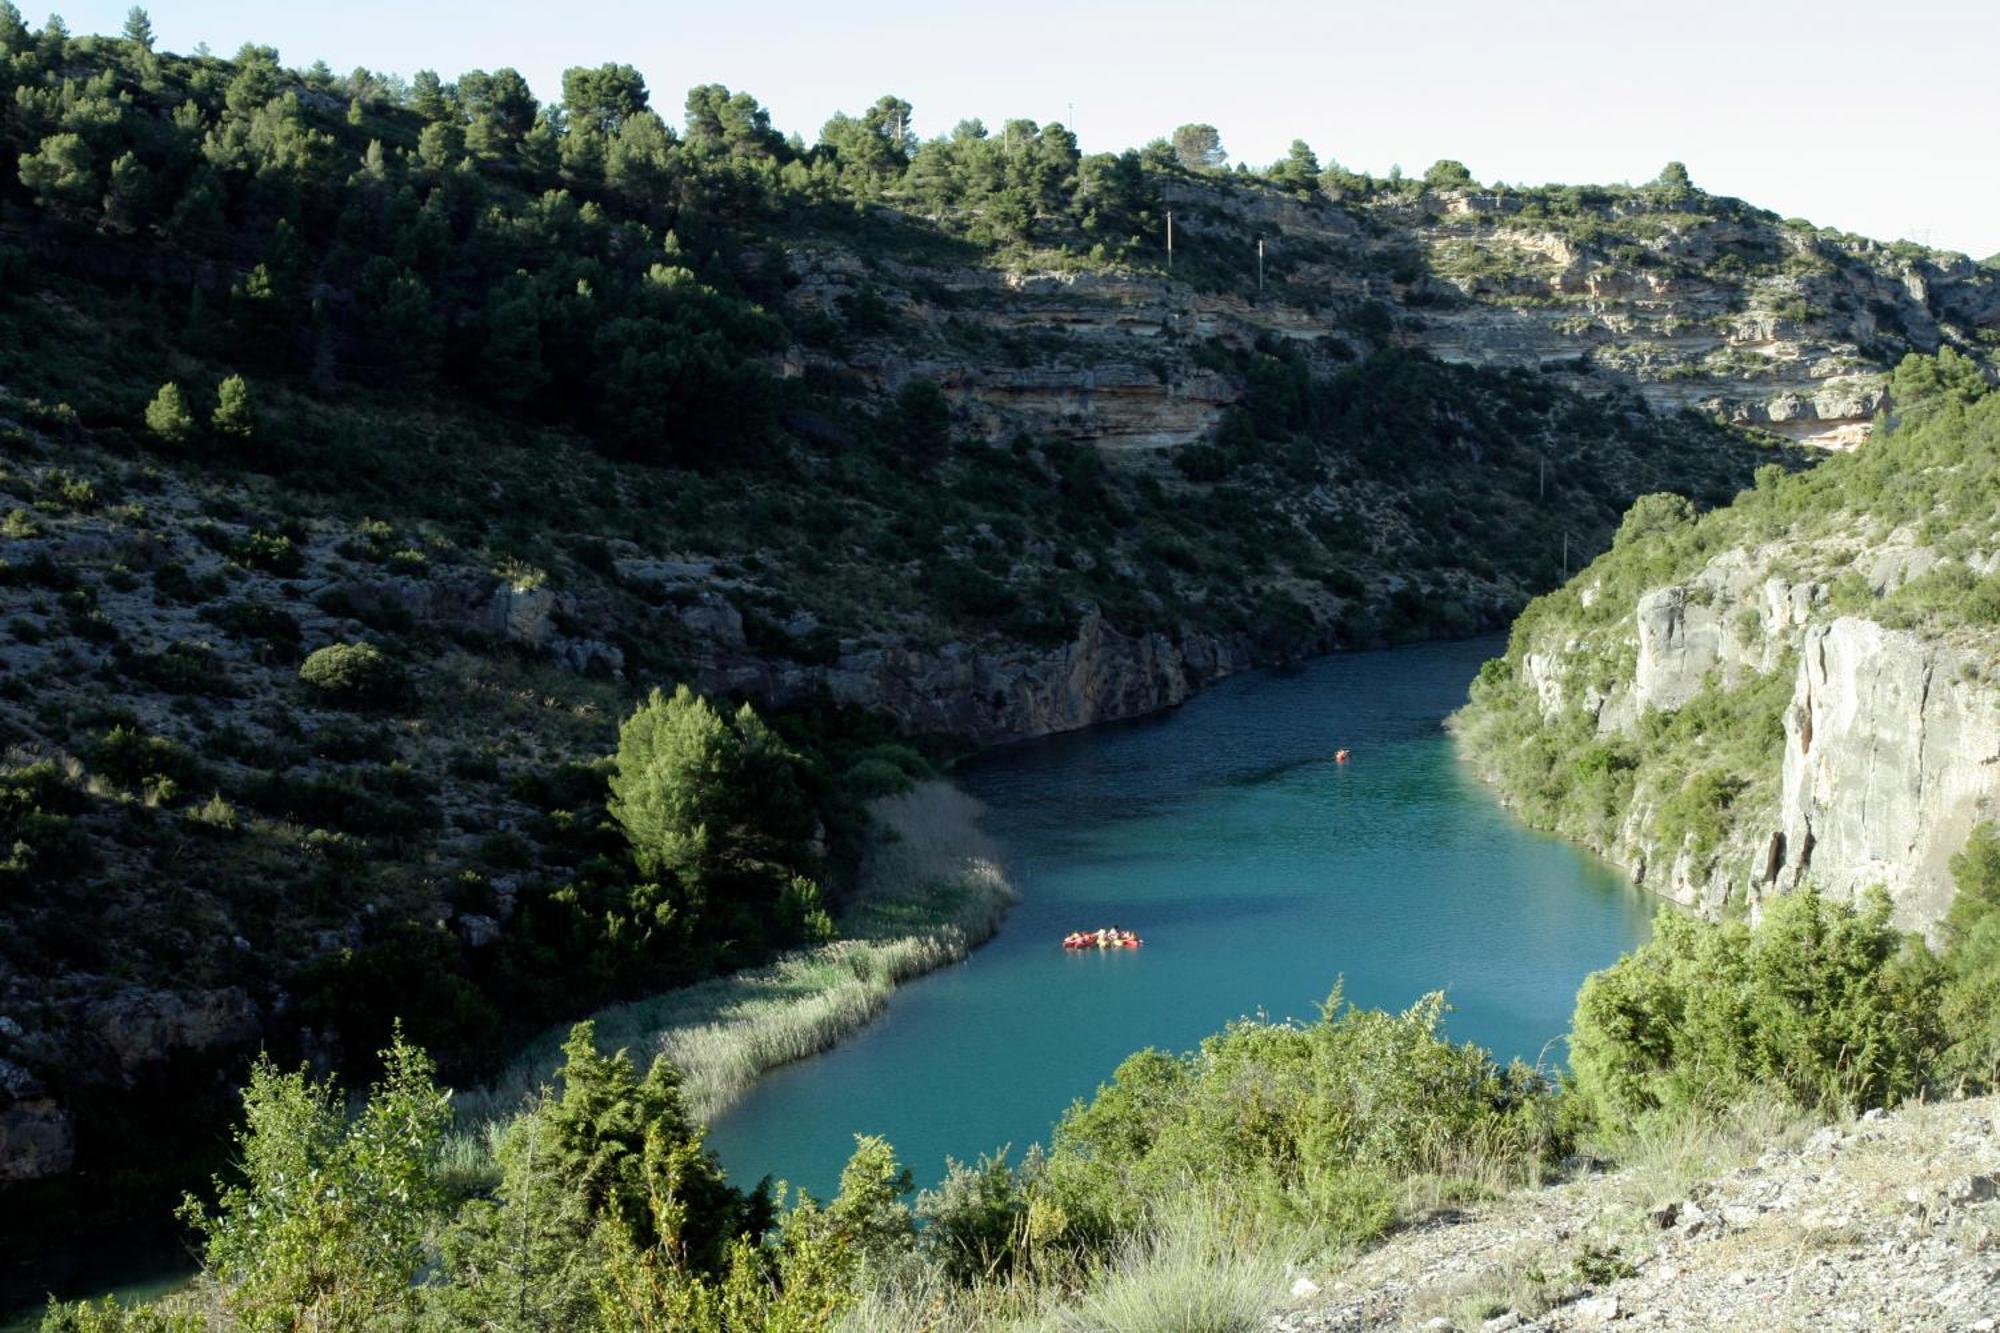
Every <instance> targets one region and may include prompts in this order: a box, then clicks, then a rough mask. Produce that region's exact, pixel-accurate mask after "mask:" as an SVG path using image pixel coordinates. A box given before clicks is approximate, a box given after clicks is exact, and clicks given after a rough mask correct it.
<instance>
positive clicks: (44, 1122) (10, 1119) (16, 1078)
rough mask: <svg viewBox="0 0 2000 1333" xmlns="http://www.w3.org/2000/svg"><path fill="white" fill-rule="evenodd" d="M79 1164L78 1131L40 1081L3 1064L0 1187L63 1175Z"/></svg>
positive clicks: (0, 1076) (7, 1062)
mask: <svg viewBox="0 0 2000 1333" xmlns="http://www.w3.org/2000/svg"><path fill="white" fill-rule="evenodd" d="M75 1161H76V1127H75V1125H74V1123H73V1122H72V1120H71V1118H70V1114H69V1112H67V1111H65V1110H64V1109H63V1108H62V1107H61V1106H60V1105H58V1104H57V1103H56V1101H55V1099H54V1098H53V1097H50V1096H49V1095H48V1092H47V1090H46V1089H44V1088H43V1087H42V1085H41V1082H40V1081H39V1080H38V1079H36V1078H35V1077H34V1075H32V1074H30V1073H29V1072H28V1071H27V1070H26V1069H23V1068H22V1067H21V1066H20V1065H17V1064H15V1063H13V1062H12V1061H11V1060H0V1183H7V1182H12V1181H22V1180H41V1179H44V1178H46V1177H48V1176H59V1175H61V1174H62V1173H63V1172H65V1171H67V1170H69V1169H70V1167H71V1166H72V1165H73V1164H74V1163H75Z"/></svg>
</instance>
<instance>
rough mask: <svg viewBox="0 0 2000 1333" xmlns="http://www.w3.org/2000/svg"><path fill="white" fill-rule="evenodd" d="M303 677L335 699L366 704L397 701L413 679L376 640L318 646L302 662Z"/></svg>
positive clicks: (300, 672)
mask: <svg viewBox="0 0 2000 1333" xmlns="http://www.w3.org/2000/svg"><path fill="white" fill-rule="evenodd" d="M299 679H300V680H302V681H304V682H305V683H306V685H307V686H308V687H310V688H311V689H313V690H314V691H317V692H318V693H319V694H320V695H321V696H323V697H325V698H328V699H331V700H333V701H334V702H337V703H341V704H349V705H363V706H375V705H383V704H391V703H395V702H397V701H399V700H400V699H401V698H402V697H403V696H404V695H405V694H406V693H407V692H408V689H409V683H410V682H409V673H408V672H406V671H405V670H404V669H403V666H402V664H401V663H399V662H397V661H396V660H395V659H394V658H392V657H390V656H389V654H387V653H385V652H383V651H382V650H381V649H380V648H377V647H376V646H375V645H374V644H372V643H330V644H328V645H327V646H326V647H324V648H319V649H315V650H314V651H313V652H312V653H311V654H309V655H308V656H307V657H306V660H305V662H304V663H303V664H301V665H300V667H299Z"/></svg>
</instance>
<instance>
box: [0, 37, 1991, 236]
mask: <svg viewBox="0 0 2000 1333" xmlns="http://www.w3.org/2000/svg"><path fill="white" fill-rule="evenodd" d="M17 3H21V4H22V8H23V9H24V10H27V11H29V13H30V17H31V20H32V18H33V17H34V16H35V14H34V11H35V9H36V5H35V4H34V3H27V2H24V0H17ZM129 3H130V0H91V3H79V2H75V0H72V3H68V4H64V5H61V6H60V12H61V13H62V14H63V15H64V17H65V18H66V19H67V20H68V22H69V24H70V27H71V30H72V31H74V32H79V33H81V32H115V31H117V29H118V27H119V25H120V24H121V23H122V21H123V19H124V15H125V11H126V9H127V7H128V6H129ZM148 8H149V10H150V12H151V14H152V17H153V24H154V28H155V30H156V31H157V32H158V34H159V38H160V42H161V44H162V45H163V46H165V47H167V48H168V49H171V50H176V51H186V50H188V49H190V48H192V47H193V46H194V45H195V44H196V43H197V42H204V41H205V42H207V43H208V44H209V45H210V46H211V47H212V48H213V49H214V50H215V51H217V52H218V53H221V54H228V53H231V52H233V51H234V50H235V49H236V48H237V47H238V46H239V45H241V44H242V43H244V42H246V41H256V42H260V43H264V44H268V45H272V46H276V47H277V48H278V50H279V53H280V55H281V56H282V57H283V59H284V61H285V63H286V64H288V65H294V66H303V65H307V64H310V63H311V62H312V61H314V60H315V59H324V60H325V61H326V62H327V63H328V64H330V65H332V66H333V67H334V68H335V69H336V70H340V71H343V72H344V71H347V70H349V69H352V68H353V67H354V66H356V65H366V66H368V67H369V68H371V69H376V70H382V71H392V72H397V73H402V74H405V75H408V74H410V73H412V72H413V71H415V70H418V69H424V68H431V69H436V70H437V71H438V72H439V73H441V74H443V75H444V76H445V77H446V78H451V77H454V76H455V75H457V74H458V73H460V72H462V71H464V70H466V69H473V68H486V69H492V68H497V67H499V66H502V65H512V66H514V67H515V68H516V69H519V70H520V71H521V72H522V73H523V74H525V75H526V76H527V77H528V80H529V82H530V83H532V84H533V85H534V87H535V90H536V92H537V93H538V94H539V95H541V96H542V97H544V98H552V97H555V96H557V95H558V92H559V88H560V80H561V71H562V69H563V68H564V67H565V66H567V65H574V64H597V63H601V62H603V61H606V60H617V61H621V62H625V63H629V64H633V65H636V66H638V68H639V69H640V71H641V72H642V73H643V74H644V75H645V76H646V80H647V83H648V85H649V86H650V87H651V88H652V89H653V98H654V105H655V107H656V109H658V110H659V111H660V112H661V113H662V114H663V115H665V116H666V117H667V118H668V119H669V120H670V121H675V122H678V120H679V118H680V105H681V98H682V95H683V94H684V93H685V92H686V90H687V89H688V88H689V87H691V86H692V85H694V84H697V83H708V82H716V83H724V84H727V85H729V86H730V87H731V88H734V89H743V90H747V91H749V92H751V93H753V94H754V95H755V96H757V97H758V98H759V99H760V100H762V101H763V102H764V104H765V105H766V106H768V107H770V108H771V111H772V114H773V118H774V120H775V122H776V123H777V125H778V127H779V128H780V129H782V130H784V131H786V132H787V133H789V132H792V131H797V132H798V133H800V134H802V135H803V136H804V137H805V138H806V139H807V140H808V141H810V140H812V139H813V138H815V137H816V136H817V133H818V130H819V127H820V125H821V124H822V123H824V122H825V120H826V118H827V117H828V116H829V115H831V114H832V113H833V112H834V111H836V110H842V109H848V110H854V109H859V108H860V107H863V106H866V105H867V104H868V103H869V102H871V101H873V100H874V99H875V98H876V97H877V96H879V95H880V94H882V93H885V92H893V93H895V94H897V95H898V96H901V97H904V98H906V99H908V100H909V101H910V102H911V103H913V104H914V105H915V107H916V128H917V129H918V130H919V131H920V132H921V133H923V134H925V135H926V136H928V135H932V134H938V133H942V132H944V131H946V130H948V129H949V128H950V127H951V126H952V124H953V123H954V122H956V121H957V120H958V119H960V118H961V117H965V116H979V117H981V118H983V119H984V120H985V121H986V122H987V124H988V125H989V126H993V127H996V128H997V127H998V125H999V123H1000V122H1001V121H1002V120H1004V119H1006V118H1007V117H1010V116H1027V117H1029V118H1032V119H1035V120H1039V121H1049V120H1060V121H1064V122H1065V123H1070V124H1072V126H1073V128H1075V129H1076V130H1077V132H1078V135H1079V137H1080V138H1081V140H1082V144H1083V148H1084V150H1085V151H1086V152H1093V151H1097V150H1101V149H1121V148H1126V147H1132V146H1135V145H1138V144H1141V143H1144V142H1145V141H1146V140H1148V139H1151V138H1154V137H1157V136H1160V135H1164V134H1166V133H1167V132H1168V131H1170V130H1172V128H1173V127H1174V126H1175V125H1177V124H1181V123H1183V122H1186V121H1207V122H1209V123H1211V124H1213V125H1215V126H1216V127H1217V128H1218V129H1220V130H1221V131H1222V139H1223V144H1224V146H1225V147H1226V148H1228V149H1229V150H1230V152H1231V153H1232V154H1234V155H1235V156H1236V157H1238V158H1241V159H1242V160H1245V161H1248V162H1252V163H1260V164H1261V163H1266V162H1269V161H1272V160H1273V159H1275V158H1277V157H1279V156H1280V155H1282V154H1283V152H1284V150H1285V148H1286V147H1287V146H1288V145H1289V144H1290V142H1291V141H1292V139H1294V138H1303V139H1305V140H1306V141H1307V142H1309V143H1310V144H1312V146H1313V147H1314V149H1316V150H1317V151H1318V153H1319V154H1320V157H1321V159H1322V160H1323V161H1324V160H1327V159H1333V160H1337V161H1339V162H1341V163H1343V164H1345V165H1347V166H1350V167H1354V168H1357V169H1362V170H1368V171H1373V172H1376V173H1384V172H1387V171H1388V169H1389V167H1390V166H1391V165H1392V164H1400V165H1401V166H1402V167H1403V169H1404V170H1405V171H1409V172H1420V171H1422V170H1423V169H1424V168H1425V167H1426V166H1428V165H1429V164H1430V163H1431V162H1433V161H1435V160H1436V159H1438V158H1440V157H1452V158H1457V159H1459V160H1461V161H1463V162H1464V163H1465V164H1466V165H1467V166H1468V167H1470V168H1471V170H1472V172H1473V174H1474V175H1475V176H1477V177H1479V178H1480V179H1481V180H1485V181H1494V180H1504V181H1508V182H1513V183H1535V182H1543V181H1562V182H1569V183H1584V182H1599V181H1621V180H1629V181H1643V180H1647V179H1650V178H1651V177H1652V176H1653V175H1654V174H1656V173H1657V172H1658V170H1659V168H1660V166H1661V165H1662V164H1663V163H1665V162H1666V161H1667V160H1668V159H1670V158H1679V159H1681V160H1682V161H1685V162H1686V163H1687V165H1688V168H1689V170H1690V172H1691V173H1692V174H1693V176H1694V179H1695V183H1696V184H1698V185H1700V186H1702V187H1703V188H1705V189H1708V190H1710V191H1712V192H1715V193H1718V194H1732V195H1739V196H1741V197H1743V198H1745V199H1748V200H1750V201H1752V202H1753V203H1756V204H1758V205H1761V206H1763V207H1766V208H1771V209H1775V210H1776V211H1778V212H1779V213H1782V214H1784V215H1786V216H1788V217H1790V216H1798V217H1806V218H1810V219H1811V220H1812V221H1814V222H1817V223H1819V224H1821V225H1824V226H1837V227H1840V228H1843V229H1845V230H1848V231H1854V232H1859V233H1862V234H1864V235H1869V236H1875V237H1878V238H1881V239H1885V240H1887V239H1895V238H1899V237H1907V238H1910V239H1913V240H1918V241H1924V242H1928V243H1929V244H1932V245H1936V246H1939V247H1942V248H1946V249H1954V250H1962V251H1964V252H1966V253H1968V254H1970V255H1972V256H1973V257H1975V258H1983V257H1985V256H1988V255H1993V254H1996V253H2000V160H1996V154H1995V148H1996V144H2000V0H1811V2H1808V0H1733V3H1732V2H1725V0H1672V2H1670V3H1658V2H1657V0H1653V2H1651V3H1645V4H1639V3H1632V2H1631V0H1512V2H1511V3H1493V2H1492V0H1431V2H1430V3H1426V2H1425V0H1372V2H1371V3H1354V2H1353V0H1318V2H1317V3H1314V2H1313V0H1284V2H1279V0H1234V2H1233V3H1228V4H1193V3H1186V2H1185V0H1148V2H1146V3H1139V2H1138V0H1116V2H1112V0H1071V2H1070V3H1062V2H1060V0H1013V3H1010V4H1005V5H980V6H977V7H973V6H953V5H949V4H946V3H943V2H942V0H933V2H932V3H923V4H919V3H914V2H913V0H845V2H843V0H833V2H832V3H817V4H816V3H802V2H800V0H764V2H763V3H757V4H746V3H740V2H739V3H735V4H727V3H716V0H705V2H704V3H698V4H696V3H686V2H685V0H652V2H651V3H641V2H640V0H561V2H560V3H548V2H547V0H542V2H541V3H535V4H528V3H522V2H521V0H487V2H486V3H470V2H467V0H453V2H452V3H443V4H423V3H409V2H408V0H403V2H401V3H391V2H390V0H314V2H312V3H292V2H290V0H287V2H286V3H281V4H272V3H269V0H262V2H261V3H260V2H258V0H159V2H158V3H155V4H152V5H150V6H148ZM1072 105H1073V106H1074V119H1073V120H1072V118H1071V111H1070V108H1071V107H1072Z"/></svg>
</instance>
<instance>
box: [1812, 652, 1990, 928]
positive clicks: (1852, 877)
mask: <svg viewBox="0 0 2000 1333" xmlns="http://www.w3.org/2000/svg"><path fill="white" fill-rule="evenodd" d="M1993 665H1994V663H1993V661H1992V659H1991V657H1990V656H1989V655H1987V654H1986V653H1984V652H1972V651H1967V650H1965V649H1961V648H1958V647H1956V646H1953V645H1950V644H1945V643H1938V642H1927V641H1926V640H1924V639H1922V638H1920V637H1918V636H1917V635H1914V634H1910V633H1907V632H1904V631H1900V630H1892V629H1884V628H1883V627H1882V626H1880V625H1877V624H1875V623H1873V622H1871V621H1867V620H1860V619H1855V618H1852V617H1841V618H1840V619H1837V620H1834V621H1832V622H1831V623H1829V624H1823V625H1813V626H1811V627H1809V628H1807V629H1806V630H1805V632H1804V636H1803V642H1802V645H1801V649H1800V653H1799V668H1798V683H1797V687H1796V690H1795V692H1794V694H1793V697H1792V703H1791V706H1790V707H1789V708H1788V709H1786V711H1785V753H1784V769H1783V786H1782V789H1781V792H1780V795H1779V817H1780V820H1781V821H1782V822H1781V826H1780V829H1779V834H1780V837H1781V838H1782V843H1781V848H1782V869H1781V873H1782V876H1783V880H1784V884H1785V885H1786V886H1790V885H1795V884H1799V883H1803V882H1808V881H1809V882H1811V883H1813V884H1816V885H1818V886H1819V887H1820V889H1821V890H1823V891H1825V892H1828V893H1831V894H1835V895H1838V896H1842V897H1847V896H1852V895H1855V894H1858V893H1860V892H1862V891H1863V890H1865V889H1867V888H1868V887H1869V886H1870V885H1875V884H1880V885H1882V886H1883V887H1885V888H1886V889H1888V891H1889V894H1890V897H1891V898H1893V899H1894V900H1895V903H1896V917H1897V920H1898V921H1899V922H1900V923H1901V924H1903V925H1904V926H1906V927H1910V928H1914V929H1930V928H1932V927H1934V926H1935V925H1936V923H1937V922H1938V921H1940V920H1941V919H1942V918H1943V916H1944V914H1945V912H1946V911H1947V910H1948V909H1949V908H1950V906H1951V896H1952V880H1951V870H1950V865H1949V862H1950V859H1951V857H1952V855H1953V854H1954V853H1955V852H1957V851H1958V849H1959V848H1961V847H1963V846H1964V845H1965V839H1966V835H1967V834H1969V833H1970V832H1971V831H1972V828H1973V826H1974V825H1976V824H1978V823H1980V822H1981V821H1983V820H1988V819H1994V818H2000V689H1996V688H1995V686H1994V683H1993V682H1992V681H1991V680H1990V679H1987V678H1986V674H1985V673H1986V672H1987V671H1990V670H1991V669H1992V667H1993Z"/></svg>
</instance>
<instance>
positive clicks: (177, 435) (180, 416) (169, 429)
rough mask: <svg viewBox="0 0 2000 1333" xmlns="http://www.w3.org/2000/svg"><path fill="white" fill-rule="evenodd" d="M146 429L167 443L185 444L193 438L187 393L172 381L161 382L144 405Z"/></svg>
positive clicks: (192, 415)
mask: <svg viewBox="0 0 2000 1333" xmlns="http://www.w3.org/2000/svg"><path fill="white" fill-rule="evenodd" d="M146 429H147V430H150V431H151V432H153V434H155V435H157V436H159V437H160V438H161V439H162V440H165V441H166V442H167V443H168V444H186V443H187V442H188V441H189V440H191V439H193V438H194V429H195V423H194V413H193V412H190V411H189V410H188V404H187V395H186V394H184V393H182V392H181V386H180V385H178V384H174V383H172V382H169V383H166V384H162V385H161V386H160V391H159V392H158V393H157V394H154V395H153V401H152V402H151V403H149V404H147V406H146Z"/></svg>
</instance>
